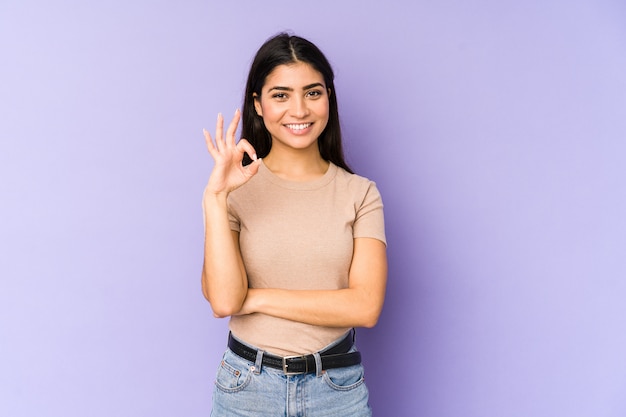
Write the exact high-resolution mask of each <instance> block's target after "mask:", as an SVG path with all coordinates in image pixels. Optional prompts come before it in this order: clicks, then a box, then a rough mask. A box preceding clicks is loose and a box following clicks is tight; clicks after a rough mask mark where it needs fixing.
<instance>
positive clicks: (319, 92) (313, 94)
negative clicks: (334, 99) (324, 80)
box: [306, 90, 322, 98]
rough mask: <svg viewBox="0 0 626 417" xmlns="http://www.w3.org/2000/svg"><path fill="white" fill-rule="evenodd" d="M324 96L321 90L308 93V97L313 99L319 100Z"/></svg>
mask: <svg viewBox="0 0 626 417" xmlns="http://www.w3.org/2000/svg"><path fill="white" fill-rule="evenodd" d="M321 95H322V92H321V91H320V90H311V91H307V93H306V96H307V97H311V98H318V97H320V96H321Z"/></svg>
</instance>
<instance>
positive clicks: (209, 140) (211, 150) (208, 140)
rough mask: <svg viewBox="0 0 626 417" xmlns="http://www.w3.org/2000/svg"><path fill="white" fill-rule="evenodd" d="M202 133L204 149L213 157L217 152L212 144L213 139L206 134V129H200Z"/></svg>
mask: <svg viewBox="0 0 626 417" xmlns="http://www.w3.org/2000/svg"><path fill="white" fill-rule="evenodd" d="M202 132H203V133H204V141H205V142H206V148H207V150H208V151H209V153H210V154H211V156H214V153H215V152H217V149H215V145H214V144H213V139H212V138H211V134H210V133H209V132H207V130H206V129H202Z"/></svg>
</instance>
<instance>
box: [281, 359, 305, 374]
mask: <svg viewBox="0 0 626 417" xmlns="http://www.w3.org/2000/svg"><path fill="white" fill-rule="evenodd" d="M292 359H302V360H303V361H304V371H297V372H292V371H289V365H288V364H287V361H288V360H292ZM308 372H309V363H308V362H307V360H306V357H305V356H303V355H296V356H283V373H284V374H285V375H287V376H289V375H302V374H306V373H308Z"/></svg>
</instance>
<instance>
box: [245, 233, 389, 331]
mask: <svg viewBox="0 0 626 417" xmlns="http://www.w3.org/2000/svg"><path fill="white" fill-rule="evenodd" d="M386 282H387V254H386V246H385V244H384V243H383V242H381V241H380V240H377V239H371V238H356V239H354V253H353V256H352V263H351V266H350V274H349V284H348V288H345V289H339V290H284V289H252V288H251V289H248V292H247V296H246V299H245V301H244V303H243V307H242V309H241V310H240V311H239V313H237V314H250V313H262V314H267V315H270V316H274V317H280V318H284V319H288V320H293V321H298V322H301V323H307V324H313V325H319V326H329V327H373V326H374V325H375V324H376V322H377V321H378V318H379V316H380V313H381V311H382V308H383V302H384V299H385V287H386Z"/></svg>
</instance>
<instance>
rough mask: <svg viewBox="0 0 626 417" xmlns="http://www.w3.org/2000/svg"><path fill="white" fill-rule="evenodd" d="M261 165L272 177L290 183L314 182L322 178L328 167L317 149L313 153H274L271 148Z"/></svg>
mask: <svg viewBox="0 0 626 417" xmlns="http://www.w3.org/2000/svg"><path fill="white" fill-rule="evenodd" d="M263 163H264V164H265V166H266V167H267V168H268V169H269V170H270V171H272V173H273V174H274V175H277V176H279V177H281V178H283V179H286V180H290V181H310V180H314V179H316V178H319V177H321V176H323V175H324V174H325V173H326V171H327V170H328V166H329V163H328V161H325V160H324V159H322V157H321V155H320V153H319V150H317V149H315V151H314V152H302V151H296V152H275V151H274V149H273V148H272V149H271V150H270V153H269V154H268V155H267V156H266V157H265V158H263Z"/></svg>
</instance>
